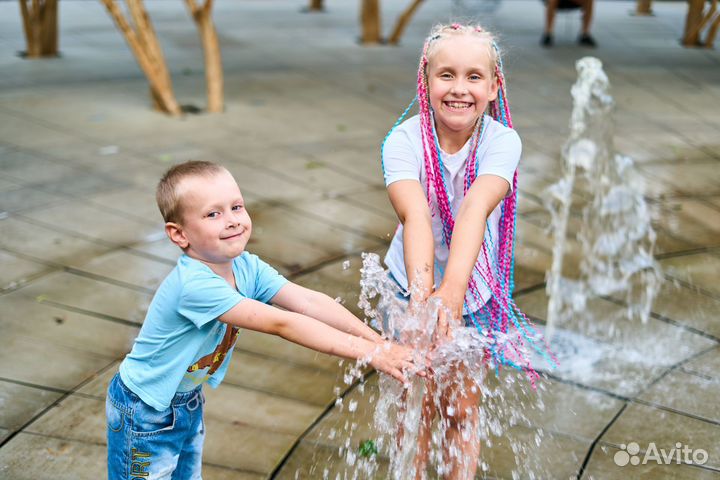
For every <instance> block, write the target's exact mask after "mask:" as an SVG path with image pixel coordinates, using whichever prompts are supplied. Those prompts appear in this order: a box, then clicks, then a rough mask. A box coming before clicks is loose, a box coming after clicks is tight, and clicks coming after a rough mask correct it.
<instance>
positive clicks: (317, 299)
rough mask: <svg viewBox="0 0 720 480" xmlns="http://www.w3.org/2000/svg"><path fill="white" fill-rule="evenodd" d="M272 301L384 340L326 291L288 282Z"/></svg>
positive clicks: (292, 310) (283, 306)
mask: <svg viewBox="0 0 720 480" xmlns="http://www.w3.org/2000/svg"><path fill="white" fill-rule="evenodd" d="M271 302H272V303H273V305H278V306H280V307H282V308H284V309H286V310H290V311H291V312H296V313H300V314H303V315H307V316H308V317H312V318H314V319H316V320H320V321H321V322H323V323H325V324H327V325H330V326H331V327H333V328H336V329H338V330H340V331H341V332H345V333H350V334H352V335H355V336H357V337H362V338H364V339H366V340H370V341H372V342H376V343H377V342H382V337H381V336H380V334H378V333H377V332H375V330H373V329H372V328H370V327H368V326H367V325H366V324H365V322H363V321H361V320H360V319H358V318H357V317H356V316H355V315H353V314H352V313H350V311H349V310H348V309H347V308H345V307H343V306H342V305H340V304H339V303H338V302H336V301H335V300H333V299H332V298H330V297H329V296H327V295H325V294H324V293H321V292H317V291H315V290H310V289H309V288H305V287H301V286H300V285H297V284H295V283H292V282H288V283H287V284H286V285H285V286H283V287H282V288H281V289H280V291H278V293H276V294H275V296H274V297H273V298H272V300H271Z"/></svg>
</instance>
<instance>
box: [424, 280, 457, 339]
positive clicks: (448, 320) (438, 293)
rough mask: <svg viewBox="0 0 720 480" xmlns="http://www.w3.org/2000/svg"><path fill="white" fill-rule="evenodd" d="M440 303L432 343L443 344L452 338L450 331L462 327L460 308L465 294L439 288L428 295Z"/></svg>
mask: <svg viewBox="0 0 720 480" xmlns="http://www.w3.org/2000/svg"><path fill="white" fill-rule="evenodd" d="M430 298H431V299H433V298H436V299H438V300H439V301H440V305H441V307H440V309H439V310H438V319H437V328H435V335H434V336H433V343H435V344H438V343H443V342H446V341H448V340H449V339H451V338H452V331H453V330H454V329H455V328H457V327H460V326H462V307H463V302H464V301H465V292H464V291H461V292H455V291H453V290H452V289H449V288H443V286H442V285H441V286H440V288H438V289H437V290H435V292H434V293H433V294H432V295H430Z"/></svg>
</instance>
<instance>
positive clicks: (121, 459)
mask: <svg viewBox="0 0 720 480" xmlns="http://www.w3.org/2000/svg"><path fill="white" fill-rule="evenodd" d="M204 402H205V398H204V396H203V393H202V386H199V387H197V388H196V389H195V390H192V391H190V392H184V393H177V394H175V396H174V397H173V399H172V402H171V405H170V407H168V408H167V409H165V410H163V411H158V410H155V409H154V408H152V407H151V406H149V405H148V404H146V403H145V402H143V401H142V400H141V399H140V397H138V396H137V395H136V394H135V393H133V392H132V391H131V390H130V389H129V388H128V387H127V386H126V385H125V384H124V383H123V381H122V380H121V379H120V374H116V375H115V376H114V377H113V379H112V380H111V381H110V385H109V386H108V392H107V399H106V402H105V415H106V418H107V442H108V478H109V480H134V479H137V478H140V479H142V478H152V479H153V480H165V479H167V480H170V479H173V480H174V479H199V478H201V469H202V446H203V441H204V437H205V425H204V423H203V418H202V416H203V403H204Z"/></svg>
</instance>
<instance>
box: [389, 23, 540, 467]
mask: <svg viewBox="0 0 720 480" xmlns="http://www.w3.org/2000/svg"><path fill="white" fill-rule="evenodd" d="M415 100H417V102H418V108H419V114H418V115H416V116H414V117H412V118H410V119H408V120H407V121H405V122H403V123H402V124H400V122H402V120H403V118H404V117H405V115H407V112H408V111H409V110H410V108H411V107H412V105H413V103H414V102H415ZM415 100H413V102H412V103H411V104H410V106H409V107H408V108H407V110H406V111H405V112H404V113H403V115H402V116H401V117H400V119H399V120H398V121H397V123H396V124H395V126H394V127H393V129H392V130H391V131H390V133H389V134H388V136H387V137H386V139H385V141H384V143H383V147H382V160H383V173H384V176H385V183H386V185H387V189H388V194H389V197H390V201H391V203H392V205H393V208H394V209H395V212H396V213H397V215H398V218H399V220H400V224H401V225H400V226H399V227H398V230H397V231H396V233H395V236H394V238H393V240H392V243H391V245H390V249H389V250H388V253H387V255H386V258H385V263H386V265H387V266H388V267H389V271H390V275H391V276H392V277H393V278H394V279H395V280H396V282H397V283H398V284H399V285H400V286H401V287H402V288H403V289H404V290H405V291H410V292H411V293H410V308H411V309H413V308H416V307H419V306H421V305H422V304H424V303H425V302H426V301H427V300H428V299H429V298H432V299H435V301H437V302H440V303H441V304H442V305H443V306H444V307H445V308H444V309H440V311H439V313H438V318H437V325H436V326H435V333H434V337H433V342H434V344H435V346H439V345H441V344H442V343H444V342H446V341H447V340H448V339H450V338H451V337H452V336H453V332H454V331H456V330H457V329H460V328H463V327H470V328H477V329H478V330H479V331H480V332H481V334H482V335H483V337H485V341H484V342H483V343H484V344H486V345H488V347H487V348H486V350H485V360H486V363H489V364H490V365H491V366H493V367H495V368H498V367H499V366H501V365H512V366H514V367H516V368H519V369H521V370H524V371H525V372H527V374H528V375H529V377H530V379H531V380H532V381H534V379H535V378H536V377H537V373H536V372H535V370H533V369H532V367H531V366H530V363H529V361H528V359H527V355H526V354H525V353H524V351H525V348H524V346H525V345H527V344H529V345H530V346H532V347H534V348H535V349H536V350H538V351H539V352H540V353H542V354H543V355H544V356H547V355H548V351H547V349H546V347H545V345H544V342H542V341H541V340H540V339H539V337H538V336H537V334H536V333H535V332H534V330H533V329H532V327H531V325H529V323H528V322H527V319H526V318H525V316H524V315H523V314H522V313H521V312H520V311H519V310H518V309H517V307H516V306H515V303H514V302H513V300H512V298H511V292H512V290H513V263H514V258H513V246H514V240H515V235H514V232H515V212H516V198H517V194H516V191H515V190H516V186H517V173H516V168H517V165H518V162H519V160H520V153H521V143H520V138H519V137H518V135H517V133H516V132H515V131H514V130H513V129H512V122H511V119H510V111H509V108H508V103H507V98H506V95H505V80H504V77H503V72H502V63H501V60H500V56H499V51H498V48H497V45H496V44H495V41H494V40H493V37H492V35H491V34H490V33H488V32H487V31H485V30H483V29H482V28H481V27H479V26H468V25H459V24H453V25H446V26H439V27H436V28H434V29H433V31H432V32H431V34H430V36H429V37H428V38H427V40H426V42H425V45H424V47H423V51H422V56H421V58H420V66H419V69H418V82H417V96H416V98H415ZM486 110H489V112H490V115H486V114H485V112H486ZM418 285H419V286H421V287H420V288H418V287H417V286H418ZM410 286H412V287H413V288H410ZM422 286H425V287H426V288H422ZM410 340H411V341H412V339H410ZM467 373H468V372H467V368H466V367H464V366H463V365H462V364H455V365H453V368H452V369H451V370H450V375H449V377H450V379H451V380H452V382H448V381H447V380H448V378H435V379H430V381H429V382H428V392H429V393H427V394H426V396H425V400H424V402H423V421H422V422H421V426H420V431H419V434H418V435H419V445H418V454H417V456H416V459H415V471H416V476H417V478H422V477H423V476H424V470H425V464H426V462H427V456H428V449H429V441H430V425H431V423H432V420H433V417H434V415H435V412H436V410H439V411H440V412H441V413H442V417H444V418H442V420H443V422H444V425H445V428H444V430H445V438H444V440H443V451H444V452H445V453H443V459H444V462H446V464H448V470H446V471H445V473H446V474H447V476H448V478H453V479H472V478H474V475H475V470H476V468H477V459H478V455H479V449H480V438H479V435H478V429H479V425H478V418H479V417H478V408H477V407H478V404H479V401H480V389H479V388H478V385H476V382H475V381H474V379H472V378H470V377H469V375H467ZM438 384H442V385H450V386H446V387H444V388H442V390H441V391H439V392H438V391H434V390H437V388H438V387H437V385H438ZM436 394H437V395H436ZM433 397H435V398H437V399H439V402H434V401H433Z"/></svg>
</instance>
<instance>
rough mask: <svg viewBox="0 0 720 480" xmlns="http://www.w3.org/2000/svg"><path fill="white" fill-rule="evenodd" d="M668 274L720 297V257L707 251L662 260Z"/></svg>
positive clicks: (661, 262)
mask: <svg viewBox="0 0 720 480" xmlns="http://www.w3.org/2000/svg"><path fill="white" fill-rule="evenodd" d="M660 264H661V265H662V267H663V270H664V271H665V273H666V274H667V275H670V276H671V277H674V278H677V279H679V280H682V281H685V282H687V283H690V284H692V285H694V286H696V287H699V288H701V289H703V290H705V291H707V292H710V293H712V294H714V295H715V296H716V297H720V286H719V285H718V282H717V272H718V271H720V258H718V257H717V256H715V255H710V254H707V253H700V254H697V255H683V256H679V257H672V258H667V259H664V260H661V261H660Z"/></svg>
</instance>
